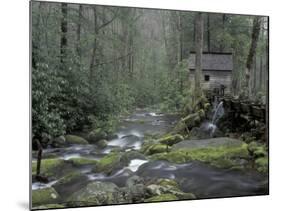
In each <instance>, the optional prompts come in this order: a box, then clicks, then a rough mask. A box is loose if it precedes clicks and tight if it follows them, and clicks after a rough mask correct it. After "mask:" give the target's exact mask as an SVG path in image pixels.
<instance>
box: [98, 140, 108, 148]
mask: <svg viewBox="0 0 281 211" xmlns="http://www.w3.org/2000/svg"><path fill="white" fill-rule="evenodd" d="M107 144H108V142H107V140H105V139H102V140H99V141H98V143H97V145H98V146H99V147H100V148H102V149H104V148H105V147H106V146H107Z"/></svg>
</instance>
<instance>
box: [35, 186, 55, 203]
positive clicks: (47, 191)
mask: <svg viewBox="0 0 281 211" xmlns="http://www.w3.org/2000/svg"><path fill="white" fill-rule="evenodd" d="M59 199H60V196H59V194H58V193H57V192H56V190H55V189H54V188H51V187H50V188H42V189H38V190H33V191H32V205H33V206H40V205H46V204H55V203H56V202H58V200H59Z"/></svg>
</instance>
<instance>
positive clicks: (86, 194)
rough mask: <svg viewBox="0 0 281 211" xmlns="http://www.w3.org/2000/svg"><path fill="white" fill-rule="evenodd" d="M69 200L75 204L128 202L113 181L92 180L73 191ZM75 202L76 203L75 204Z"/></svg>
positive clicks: (92, 204)
mask: <svg viewBox="0 0 281 211" xmlns="http://www.w3.org/2000/svg"><path fill="white" fill-rule="evenodd" d="M68 201H69V202H72V205H75V206H90V205H91V206H94V205H109V204H120V203H128V202H129V201H127V200H126V199H125V198H124V195H123V192H122V191H121V190H120V189H119V188H118V187H117V186H116V185H115V184H114V183H111V182H92V183H89V184H88V185H87V186H86V187H84V188H82V189H81V190H79V191H77V192H75V193H73V194H72V195H71V196H70V197H69V198H68ZM73 203H74V204H73Z"/></svg>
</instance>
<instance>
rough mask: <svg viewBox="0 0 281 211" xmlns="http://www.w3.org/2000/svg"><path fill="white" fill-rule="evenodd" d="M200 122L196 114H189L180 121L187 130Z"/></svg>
mask: <svg viewBox="0 0 281 211" xmlns="http://www.w3.org/2000/svg"><path fill="white" fill-rule="evenodd" d="M200 120H201V119H200V116H199V114H198V113H193V114H189V115H188V116H187V117H185V118H184V119H182V121H183V122H184V123H185V125H186V126H188V127H189V128H192V127H194V126H196V125H197V124H198V123H200Z"/></svg>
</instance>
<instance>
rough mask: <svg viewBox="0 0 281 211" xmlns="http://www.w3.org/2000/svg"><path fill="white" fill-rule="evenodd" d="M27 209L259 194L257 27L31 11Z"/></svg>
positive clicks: (263, 141)
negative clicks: (28, 203) (28, 204)
mask: <svg viewBox="0 0 281 211" xmlns="http://www.w3.org/2000/svg"><path fill="white" fill-rule="evenodd" d="M31 9H32V10H31V11H32V14H31V15H32V16H31V19H32V55H31V57H32V60H31V65H32V72H31V73H32V155H31V159H32V162H31V166H32V191H31V193H32V208H34V209H48V208H64V207H77V206H96V205H109V204H128V203H143V202H156V201H174V200H191V199H196V198H197V199H203V198H216V197H233V196H251V195H266V194H268V184H269V183H268V176H269V175H268V116H267V112H268V104H267V94H268V90H267V88H268V18H267V17H263V16H249V15H234V14H218V13H204V12H187V11H172V10H157V9H142V8H125V7H111V6H98V5H82V4H70V3H51V2H50V3H48V2H36V1H32V2H31Z"/></svg>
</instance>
